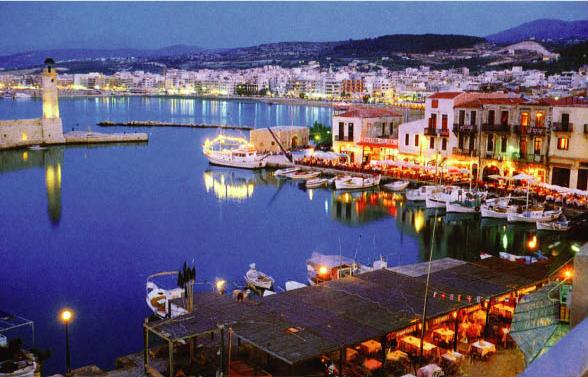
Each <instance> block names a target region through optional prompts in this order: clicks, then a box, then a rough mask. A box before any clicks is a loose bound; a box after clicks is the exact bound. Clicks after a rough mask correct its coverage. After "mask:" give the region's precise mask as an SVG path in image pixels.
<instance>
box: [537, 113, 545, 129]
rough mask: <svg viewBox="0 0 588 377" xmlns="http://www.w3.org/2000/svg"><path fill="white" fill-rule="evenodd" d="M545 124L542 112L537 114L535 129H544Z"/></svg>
mask: <svg viewBox="0 0 588 377" xmlns="http://www.w3.org/2000/svg"><path fill="white" fill-rule="evenodd" d="M544 123H545V114H543V113H542V112H541V111H539V112H537V114H535V127H543V125H544Z"/></svg>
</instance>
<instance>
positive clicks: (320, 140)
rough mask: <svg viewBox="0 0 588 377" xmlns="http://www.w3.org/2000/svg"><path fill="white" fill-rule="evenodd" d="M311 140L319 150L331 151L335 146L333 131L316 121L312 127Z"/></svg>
mask: <svg viewBox="0 0 588 377" xmlns="http://www.w3.org/2000/svg"><path fill="white" fill-rule="evenodd" d="M310 139H311V140H312V141H313V143H314V144H315V145H316V146H317V148H321V149H330V148H331V146H332V145H333V141H332V140H331V129H330V128H329V127H327V126H325V125H324V124H322V123H319V122H317V121H316V120H315V121H314V123H313V125H312V127H310Z"/></svg>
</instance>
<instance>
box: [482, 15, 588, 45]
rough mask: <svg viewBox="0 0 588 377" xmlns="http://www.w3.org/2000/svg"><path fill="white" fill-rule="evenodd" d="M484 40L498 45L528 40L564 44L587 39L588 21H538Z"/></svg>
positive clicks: (489, 36)
mask: <svg viewBox="0 0 588 377" xmlns="http://www.w3.org/2000/svg"><path fill="white" fill-rule="evenodd" d="M486 39H487V40H489V41H491V42H494V43H499V44H509V43H516V42H520V41H524V40H529V39H534V40H536V41H543V42H566V41H570V40H575V39H580V40H586V39H588V20H585V21H562V20H555V19H540V20H535V21H531V22H527V23H524V24H521V25H519V26H516V27H513V28H511V29H507V30H504V31H501V32H499V33H496V34H492V35H488V36H487V37H486Z"/></svg>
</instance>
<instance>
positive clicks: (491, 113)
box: [488, 110, 495, 126]
mask: <svg viewBox="0 0 588 377" xmlns="http://www.w3.org/2000/svg"><path fill="white" fill-rule="evenodd" d="M494 118H495V115H494V110H489V111H488V124H489V125H491V126H493V125H494Z"/></svg>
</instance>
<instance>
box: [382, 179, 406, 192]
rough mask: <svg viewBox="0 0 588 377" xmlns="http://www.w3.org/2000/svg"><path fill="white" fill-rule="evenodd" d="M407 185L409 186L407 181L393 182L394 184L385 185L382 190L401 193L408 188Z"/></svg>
mask: <svg viewBox="0 0 588 377" xmlns="http://www.w3.org/2000/svg"><path fill="white" fill-rule="evenodd" d="M408 185H410V182H409V181H394V182H390V183H386V184H385V185H384V186H382V187H384V189H386V190H390V191H403V190H405V189H406V188H407V187H408Z"/></svg>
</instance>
